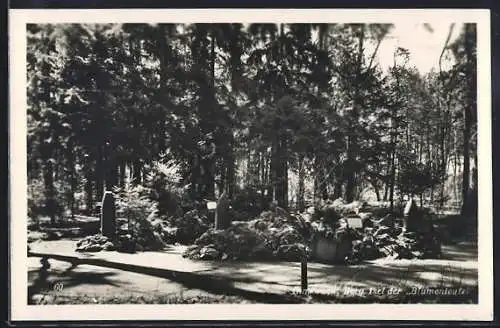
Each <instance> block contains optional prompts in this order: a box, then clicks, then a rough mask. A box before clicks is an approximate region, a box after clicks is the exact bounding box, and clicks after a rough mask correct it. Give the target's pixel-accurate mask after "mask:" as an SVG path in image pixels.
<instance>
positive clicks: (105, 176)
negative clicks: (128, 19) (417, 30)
mask: <svg viewBox="0 0 500 328" xmlns="http://www.w3.org/2000/svg"><path fill="white" fill-rule="evenodd" d="M393 28H394V26H393V25H391V24H309V23H308V24H286V23H282V24H263V23H255V24H236V23H231V24H229V23H228V24H30V25H28V26H27V33H28V40H27V41H28V42H27V65H28V66H27V74H28V76H27V80H28V84H27V101H28V103H27V114H28V115H27V118H28V121H27V145H28V149H27V161H28V172H27V173H28V207H29V208H28V215H29V216H30V217H33V218H34V217H37V216H46V217H50V218H51V220H52V221H53V222H56V221H57V220H60V219H61V220H64V218H67V217H70V216H73V215H75V214H87V215H91V214H92V213H95V209H96V206H97V204H98V203H99V202H100V201H101V200H102V197H103V193H104V191H106V190H111V191H117V192H118V191H120V190H122V191H123V190H127V188H129V189H130V188H136V187H138V186H144V187H147V188H151V189H152V190H155V193H154V197H153V198H155V199H156V200H159V204H160V205H161V204H163V206H164V211H165V212H169V211H170V209H171V208H172V206H169V205H168V204H170V203H171V202H173V201H174V200H175V202H177V203H180V204H183V205H182V206H184V207H186V208H188V207H189V206H190V205H185V204H192V203H195V202H203V201H210V200H216V199H218V198H219V197H220V195H221V194H222V193H223V192H224V191H225V192H226V194H227V197H228V199H229V201H230V202H231V205H232V209H234V210H235V211H240V212H244V213H248V217H251V216H255V215H257V214H259V213H261V212H262V211H263V210H265V209H267V208H269V207H270V206H271V205H272V204H277V205H278V206H279V207H281V208H284V209H295V210H297V211H303V210H304V209H306V208H307V207H308V206H311V204H316V203H318V202H322V201H325V200H335V199H338V198H342V199H344V200H345V201H346V202H347V203H349V202H352V201H354V200H359V199H367V198H368V199H372V200H375V201H381V202H387V203H388V204H390V206H391V207H393V206H395V204H396V203H397V202H400V201H401V200H403V198H404V197H414V198H415V200H417V201H418V202H419V204H421V205H426V206H432V207H433V208H436V209H443V208H455V209H458V211H459V212H461V213H462V214H470V213H476V212H475V211H476V210H477V167H478V166H477V110H476V26H475V24H463V25H460V24H456V25H452V26H451V27H450V31H449V35H448V38H447V40H446V42H445V43H444V44H443V45H442V51H441V57H440V58H439V62H440V64H441V63H444V62H447V63H451V64H449V65H444V64H443V65H442V67H441V65H440V67H439V68H438V69H435V70H432V71H431V72H428V73H421V72H420V71H419V70H418V69H417V68H416V67H415V66H414V65H412V54H411V53H410V51H409V50H408V49H405V48H401V47H399V48H397V49H396V51H395V52H394V55H393V64H392V65H391V67H389V69H388V70H384V69H382V68H381V66H380V64H379V63H378V61H377V51H378V49H379V46H380V44H381V43H382V42H383V41H384V39H385V38H387V37H388V36H389V35H390V32H391V30H392V29H393ZM454 30H459V31H460V33H459V36H458V37H457V38H455V39H454V40H451V35H452V31H454ZM429 60H431V59H429ZM445 66H446V67H445ZM174 198H175V199H174ZM245 215H247V214H245ZM474 215H475V214H474ZM240 216H241V215H240Z"/></svg>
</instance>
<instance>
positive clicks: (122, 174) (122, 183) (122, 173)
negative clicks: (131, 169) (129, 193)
mask: <svg viewBox="0 0 500 328" xmlns="http://www.w3.org/2000/svg"><path fill="white" fill-rule="evenodd" d="M125 168H126V165H125V161H123V160H122V161H121V162H120V182H119V186H120V188H123V187H125V179H126V177H125Z"/></svg>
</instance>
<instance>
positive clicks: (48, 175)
mask: <svg viewBox="0 0 500 328" xmlns="http://www.w3.org/2000/svg"><path fill="white" fill-rule="evenodd" d="M49 147H51V146H47V148H49ZM47 154H50V149H47ZM46 158H48V160H45V165H44V168H43V184H44V192H45V209H46V212H47V214H48V215H49V216H50V222H51V224H55V223H56V199H55V197H56V195H55V188H54V166H53V161H52V159H51V158H50V155H49V156H48V157H46Z"/></svg>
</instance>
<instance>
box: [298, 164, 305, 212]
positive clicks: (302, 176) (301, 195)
mask: <svg viewBox="0 0 500 328" xmlns="http://www.w3.org/2000/svg"><path fill="white" fill-rule="evenodd" d="M298 164H299V165H298V166H299V187H298V191H297V208H298V210H299V212H302V211H303V210H304V208H305V202H304V194H305V181H304V180H305V169H304V155H302V154H300V155H299V163H298Z"/></svg>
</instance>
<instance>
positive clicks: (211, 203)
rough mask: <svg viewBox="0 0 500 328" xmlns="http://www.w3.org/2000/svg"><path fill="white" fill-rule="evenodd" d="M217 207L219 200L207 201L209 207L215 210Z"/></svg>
mask: <svg viewBox="0 0 500 328" xmlns="http://www.w3.org/2000/svg"><path fill="white" fill-rule="evenodd" d="M216 207H217V202H207V209H209V210H215V208H216Z"/></svg>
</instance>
